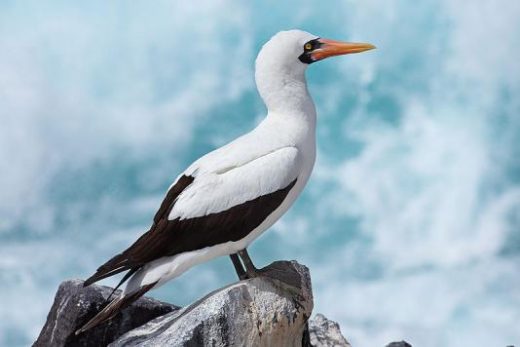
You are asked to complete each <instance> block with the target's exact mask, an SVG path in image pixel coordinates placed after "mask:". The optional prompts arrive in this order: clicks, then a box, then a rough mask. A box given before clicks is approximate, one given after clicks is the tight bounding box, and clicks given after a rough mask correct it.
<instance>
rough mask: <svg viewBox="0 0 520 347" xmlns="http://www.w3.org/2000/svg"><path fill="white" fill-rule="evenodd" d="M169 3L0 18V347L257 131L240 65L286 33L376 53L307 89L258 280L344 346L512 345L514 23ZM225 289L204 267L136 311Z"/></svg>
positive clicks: (33, 324)
mask: <svg viewBox="0 0 520 347" xmlns="http://www.w3.org/2000/svg"><path fill="white" fill-rule="evenodd" d="M176 3H180V2H173V1H155V2H153V3H151V2H145V1H134V2H132V4H129V3H128V2H123V1H113V2H110V3H108V4H107V2H103V1H90V2H88V3H87V2H84V3H82V4H71V3H70V2H66V1H54V2H52V3H50V2H48V3H43V2H41V1H36V0H34V1H24V2H20V1H16V2H15V1H3V2H1V3H0V52H1V53H0V122H1V126H0V159H1V160H0V173H1V177H2V179H1V180H0V192H1V196H2V199H0V281H1V283H2V285H1V286H0V294H1V295H0V298H1V299H0V345H2V346H24V345H28V344H30V343H31V342H32V341H33V340H34V338H35V336H36V335H37V334H38V332H39V329H40V328H41V326H42V324H43V322H44V321H45V318H46V313H47V311H48V309H49V307H50V305H51V303H52V298H53V295H54V292H55V290H56V288H57V286H58V284H59V283H60V282H61V281H62V280H64V279H67V278H85V277H86V276H88V275H89V274H91V273H92V271H93V270H94V269H95V268H96V267H97V266H98V265H100V264H101V263H102V262H103V261H105V260H106V259H107V258H108V257H110V256H111V255H112V254H114V253H115V252H118V251H120V250H122V249H123V248H124V247H125V246H127V245H128V244H129V243H130V242H132V241H133V240H134V239H135V238H136V237H137V235H139V233H141V232H142V231H144V230H145V229H146V228H147V227H148V225H149V223H150V220H151V218H152V216H153V213H154V212H155V209H156V208H157V206H158V204H159V203H160V201H161V198H162V195H163V193H164V191H165V190H166V189H167V187H168V186H169V184H170V183H171V180H172V179H173V178H174V177H176V176H177V174H178V173H179V172H180V171H181V170H183V169H184V168H185V167H186V166H187V165H188V164H190V163H191V161H193V160H194V159H196V158H197V157H198V156H200V155H201V154H203V153H205V152H207V151H209V150H211V149H213V148H215V147H216V146H219V145H222V144H224V143H225V142H227V141H229V140H231V139H232V138H234V137H235V136H237V135H239V134H241V133H243V132H245V131H247V130H249V129H251V128H252V127H253V126H254V125H255V124H256V123H257V122H258V121H259V120H260V119H261V117H262V116H263V115H264V113H265V110H264V107H263V105H262V103H261V101H260V100H259V98H258V96H257V94H256V90H255V88H254V81H253V62H254V58H255V56H256V52H257V51H258V49H259V47H260V46H261V45H262V43H263V42H264V41H266V40H267V39H268V38H269V37H270V36H271V35H272V34H273V33H275V32H276V31H278V30H282V29H288V28H301V29H304V30H307V31H310V32H313V33H315V34H317V35H320V36H323V37H330V38H336V39H345V40H351V41H367V42H371V43H373V44H375V45H376V46H377V47H378V49H377V50H376V51H372V52H369V53H366V54H362V55H357V56H350V57H344V58H336V59H331V60H328V61H325V62H320V63H319V64H314V65H313V66H311V68H310V69H309V73H308V81H309V88H310V90H311V93H312V95H313V96H314V99H315V102H316V105H317V109H318V114H319V128H318V151H319V154H318V161H317V165H316V168H315V171H314V174H313V177H312V179H311V181H310V183H309V186H308V188H307V189H306V191H305V192H304V194H303V196H302V197H301V198H300V200H299V201H298V203H297V204H296V205H295V206H294V208H293V209H292V210H291V211H290V212H289V213H288V214H287V215H286V216H285V217H284V218H283V219H282V220H281V221H280V222H279V223H278V224H277V225H276V226H275V227H274V228H273V229H272V230H270V231H269V232H267V233H266V234H265V235H264V236H263V237H262V238H261V239H259V240H258V241H257V242H256V243H255V244H254V245H253V246H252V247H251V254H252V256H253V257H254V259H255V260H256V262H257V263H258V265H264V264H268V263H269V262H271V261H274V260H277V259H297V260H298V261H300V262H302V263H304V264H307V265H308V266H309V267H310V269H311V272H312V276H313V285H314V295H315V312H323V313H325V314H326V315H327V316H329V317H330V318H332V319H335V320H337V321H339V322H340V323H341V326H342V330H343V332H344V334H345V335H346V336H347V337H348V338H349V339H350V340H351V342H352V343H353V345H354V346H359V347H363V346H383V345H384V344H385V343H387V342H389V341H391V340H400V339H406V340H408V341H409V342H411V343H412V344H413V345H414V346H422V347H429V346H432V347H433V346H453V347H455V346H457V347H458V346H486V347H487V346H505V345H507V344H514V343H515V344H518V343H519V342H520V330H519V329H518V322H519V321H520V291H519V290H518V288H519V286H520V276H519V271H520V212H519V211H520V159H519V158H520V140H519V136H520V99H519V98H518V95H519V92H520V64H518V62H517V60H518V55H519V53H520V35H518V34H519V33H520V22H519V21H518V18H519V17H520V6H519V5H518V3H516V2H512V1H505V0H501V1H496V0H495V1H490V0H481V1H472V2H453V1H448V0H445V1H422V2H421V3H418V2H415V1H397V0H396V1H375V0H368V1H362V2H355V1H328V2H326V3H325V2H318V1H314V2H312V1H285V2H283V3H282V4H280V2H275V1H263V2H262V3H260V2H255V3H254V4H248V3H246V2H241V1H238V0H237V1H232V0H221V1H208V0H203V1H199V2H197V5H194V4H191V5H190V4H176ZM234 280H235V275H234V271H233V269H232V266H231V263H230V262H229V260H227V259H219V260H215V261H213V262H211V263H209V264H205V265H202V266H199V267H197V268H195V269H192V270H191V271H190V272H188V273H187V274H185V275H183V276H182V277H181V278H179V279H177V280H176V281H173V282H172V283H171V284H168V285H166V286H164V287H162V288H160V289H159V290H156V291H154V292H152V295H154V296H155V297H157V298H160V299H164V300H168V301H171V302H174V303H177V304H180V305H184V304H187V303H190V302H192V301H193V300H195V299H196V298H198V297H200V296H201V295H203V294H205V293H207V292H209V291H211V290H213V289H215V288H217V287H219V286H222V285H225V284H226V283H229V282H231V281H234ZM105 283H107V284H114V283H115V280H107V281H106V282H105Z"/></svg>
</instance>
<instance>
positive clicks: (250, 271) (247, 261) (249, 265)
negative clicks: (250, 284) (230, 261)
mask: <svg viewBox="0 0 520 347" xmlns="http://www.w3.org/2000/svg"><path fill="white" fill-rule="evenodd" d="M238 255H239V256H240V258H241V259H242V262H243V263H244V266H245V267H246V273H247V276H248V277H249V278H253V277H257V276H258V275H259V271H258V269H257V268H256V267H255V265H254V264H253V261H252V260H251V258H250V257H249V254H248V253H247V249H245V248H244V249H243V250H241V251H238Z"/></svg>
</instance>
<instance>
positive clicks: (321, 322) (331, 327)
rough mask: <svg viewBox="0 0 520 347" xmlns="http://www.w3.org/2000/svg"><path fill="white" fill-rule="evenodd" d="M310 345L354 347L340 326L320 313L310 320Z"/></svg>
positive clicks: (318, 346)
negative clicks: (344, 335)
mask: <svg viewBox="0 0 520 347" xmlns="http://www.w3.org/2000/svg"><path fill="white" fill-rule="evenodd" d="M309 343H310V346H313V347H352V346H351V345H350V343H348V341H347V339H346V338H345V337H343V335H342V334H341V330H340V328H339V324H338V323H336V322H334V321H331V320H328V319H327V318H326V317H325V316H324V315H322V314H320V313H318V314H317V315H316V316H315V317H314V318H313V319H311V320H309Z"/></svg>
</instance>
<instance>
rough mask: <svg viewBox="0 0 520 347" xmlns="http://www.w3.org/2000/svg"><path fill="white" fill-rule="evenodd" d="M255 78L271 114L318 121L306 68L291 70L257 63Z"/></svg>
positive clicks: (312, 121)
mask: <svg viewBox="0 0 520 347" xmlns="http://www.w3.org/2000/svg"><path fill="white" fill-rule="evenodd" d="M255 79H256V85H257V88H258V92H259V93H260V96H261V97H262V99H263V100H264V103H265V105H266V107H267V110H268V113H269V114H270V115H271V114H277V115H281V116H283V117H294V118H301V119H302V120H304V121H306V122H311V123H313V124H315V123H316V109H315V107H314V102H313V101H312V98H311V96H310V95H309V91H308V90H307V81H306V79H305V70H304V69H301V70H297V71H291V70H289V69H284V68H283V67H278V68H276V67H273V66H263V65H262V64H258V63H257V66H256V73H255Z"/></svg>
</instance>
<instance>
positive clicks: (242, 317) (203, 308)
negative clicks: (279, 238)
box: [33, 261, 411, 347]
mask: <svg viewBox="0 0 520 347" xmlns="http://www.w3.org/2000/svg"><path fill="white" fill-rule="evenodd" d="M261 272H262V276H260V277H257V278H253V279H249V280H246V281H240V282H238V283H234V284H231V285H229V286H227V287H224V288H221V289H219V290H216V291H214V292H212V293H210V294H208V295H206V296H205V297H204V298H202V299H200V300H198V301H197V302H195V303H193V304H192V305H190V306H188V307H185V308H182V309H181V308H179V307H177V306H174V305H170V304H166V303H163V302H160V301H157V300H153V299H150V298H140V299H139V300H137V301H136V302H135V303H133V304H132V305H130V306H129V307H128V308H126V309H124V310H123V311H122V312H121V313H120V314H118V315H117V316H116V317H114V318H113V319H112V320H110V321H108V322H106V323H103V324H101V325H99V326H98V327H96V328H93V329H91V330H89V331H87V332H85V333H83V334H80V335H78V336H76V335H75V334H74V333H75V331H76V329H78V328H79V327H81V326H82V325H83V324H84V323H86V322H87V321H88V320H89V319H90V318H92V317H93V316H94V315H95V314H96V313H97V312H99V310H100V309H101V307H102V306H103V305H104V303H105V301H106V299H107V297H108V295H109V294H110V292H111V290H112V289H111V288H109V287H103V286H97V285H92V286H89V287H86V288H84V287H83V281H80V280H72V281H65V282H63V283H62V284H61V285H60V287H59V288H58V292H57V293H56V297H55V299H54V304H53V305H52V308H51V310H50V312H49V314H48V316H47V322H46V323H45V325H44V327H43V329H42V331H41V333H40V336H38V339H37V340H36V342H35V343H34V345H33V346H36V347H47V346H53V347H55V346H56V347H59V346H66V347H79V346H81V347H90V346H95V347H99V346H107V345H109V346H111V347H123V346H125V347H134V346H143V347H145V346H221V347H223V346H284V347H290V346H297V347H300V346H302V347H351V345H350V344H349V343H348V341H347V340H346V339H345V338H344V337H343V335H342V334H341V331H340V328H339V325H338V324H337V323H336V322H333V321H330V320H328V319H327V318H325V316H323V315H321V314H318V315H316V316H315V318H314V319H311V320H308V318H309V317H310V315H311V313H312V308H313V298H312V288H311V279H310V275H309V270H308V269H307V268H306V267H305V266H303V265H300V264H298V263H297V262H295V261H290V262H289V261H278V262H275V263H272V264H271V265H269V266H267V267H266V268H264V269H262V270H261ZM117 294H119V291H117V292H116V295H117ZM387 347H411V346H410V345H409V344H408V343H406V342H404V341H401V342H392V343H391V344H389V345H387Z"/></svg>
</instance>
